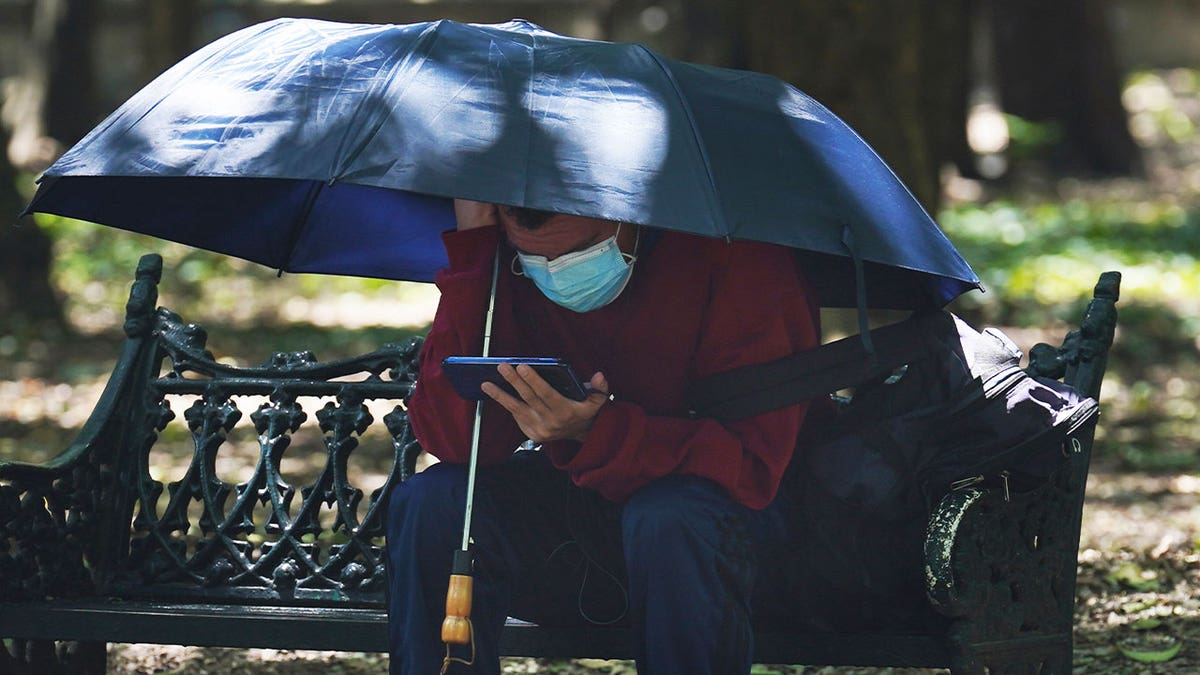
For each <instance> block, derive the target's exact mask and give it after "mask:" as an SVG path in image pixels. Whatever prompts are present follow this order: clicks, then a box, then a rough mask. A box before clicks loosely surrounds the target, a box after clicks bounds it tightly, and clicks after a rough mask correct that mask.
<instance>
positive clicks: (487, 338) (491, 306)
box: [462, 246, 500, 551]
mask: <svg viewBox="0 0 1200 675" xmlns="http://www.w3.org/2000/svg"><path fill="white" fill-rule="evenodd" d="M499 278H500V249H499V246H497V248H496V257H495V258H493V259H492V291H491V293H490V294H489V295H488V307H487V318H486V319H485V320H484V322H483V353H482V354H481V356H489V355H490V352H491V348H492V315H493V314H495V311H496V283H497V281H498V280H499ZM482 427H483V401H482V400H481V401H479V402H478V403H476V404H475V428H474V430H473V431H472V432H471V457H470V459H469V460H468V462H467V505H466V509H465V510H464V515H463V535H462V550H463V551H467V550H470V546H471V509H472V507H473V506H474V505H475V470H476V469H477V468H478V466H479V431H480V429H481V428H482Z"/></svg>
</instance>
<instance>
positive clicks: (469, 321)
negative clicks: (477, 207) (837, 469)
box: [408, 227, 524, 464]
mask: <svg viewBox="0 0 1200 675" xmlns="http://www.w3.org/2000/svg"><path fill="white" fill-rule="evenodd" d="M442 238H443V241H444V243H445V245H446V253H447V256H448V257H449V260H450V265H449V266H448V267H447V268H445V269H443V270H441V271H440V272H438V275H437V278H436V279H435V281H436V283H437V287H438V290H440V291H441V299H440V300H439V301H438V308H437V312H436V314H435V316H434V320H433V325H432V326H431V327H430V329H429V334H428V335H426V337H425V344H424V346H423V347H422V349H421V356H420V375H419V377H418V378H417V386H416V389H415V391H414V392H413V394H412V396H411V397H410V398H409V401H408V415H409V420H410V422H411V423H412V427H413V432H414V433H415V434H416V437H417V440H418V441H420V443H421V447H422V448H424V450H425V451H426V452H428V453H429V454H431V455H433V456H434V457H437V458H438V459H440V460H442V461H446V462H456V463H465V462H466V461H467V459H468V458H469V455H470V451H471V431H472V428H473V425H474V423H475V422H474V420H475V402H474V401H467V400H465V399H463V398H462V397H461V396H459V395H458V393H457V392H455V391H454V388H453V387H452V386H451V385H450V382H449V380H447V379H446V377H445V375H444V374H443V373H442V359H444V358H445V357H447V356H471V355H474V356H477V355H479V354H480V352H481V351H482V349H483V324H484V319H485V316H486V313H487V299H488V292H489V290H490V289H491V279H492V261H493V258H494V256H495V255H496V246H497V243H498V240H499V231H498V230H497V229H496V228H495V227H482V228H477V229H471V230H464V231H461V232H460V231H452V232H447V233H445V234H444V235H442ZM483 419H484V423H483V430H482V433H481V434H480V438H481V443H480V455H479V461H480V463H481V464H493V463H496V462H500V461H503V460H504V459H507V458H508V456H509V455H511V454H512V452H513V450H514V449H515V448H516V446H517V445H518V444H519V443H520V442H521V441H522V440H523V438H524V437H523V436H522V435H521V432H520V429H519V428H517V425H516V423H515V422H513V421H512V416H511V415H509V414H508V412H507V411H506V410H504V409H503V408H501V407H500V406H499V405H498V404H496V403H495V402H493V401H490V400H488V401H486V402H485V403H484V414H483Z"/></svg>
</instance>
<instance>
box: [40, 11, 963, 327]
mask: <svg viewBox="0 0 1200 675" xmlns="http://www.w3.org/2000/svg"><path fill="white" fill-rule="evenodd" d="M449 197H460V198H468V199H476V200H481V201H489V202H496V203H502V204H512V205H517V206H527V207H531V208H538V209H545V210H550V211H557V212H562V213H572V214H577V215H584V216H591V217H596V218H604V219H610V220H619V221H625V222H633V223H640V224H644V225H651V226H656V227H662V228H667V229H674V230H681V231H686V232H693V233H697V234H701V235H705V236H712V237H724V238H728V239H749V240H760V241H768V242H774V243H778V244H784V245H787V246H792V247H795V248H797V249H800V250H802V251H805V252H807V253H808V254H809V255H810V256H811V258H812V259H811V260H810V261H809V262H810V264H811V265H812V266H813V268H812V269H813V271H812V272H810V276H812V277H813V279H814V281H816V282H817V283H818V285H819V286H820V291H821V294H822V300H823V302H824V304H826V305H837V306H849V305H853V304H854V301H855V295H854V291H855V289H856V288H857V289H860V290H861V289H863V287H864V284H863V283H861V282H856V279H855V265H854V264H853V263H854V260H855V259H857V260H859V261H860V262H861V263H862V265H861V267H860V271H861V272H864V273H865V291H866V294H867V297H866V299H867V303H868V304H870V305H872V306H879V307H897V308H918V307H924V306H940V305H943V304H945V303H946V302H948V301H949V300H950V299H952V298H954V297H956V296H957V295H959V294H960V293H962V292H964V291H966V290H969V289H973V288H977V287H978V279H977V277H976V276H975V274H974V273H973V272H972V271H971V269H970V267H969V266H968V265H967V264H966V263H965V262H964V261H963V260H962V258H961V257H960V256H959V255H958V253H957V252H956V251H955V249H954V247H953V246H952V245H951V244H950V242H949V241H948V240H947V239H946V238H945V236H944V235H943V234H942V232H941V231H940V230H939V229H938V227H937V225H936V224H935V223H934V222H933V220H932V219H931V218H930V217H929V215H928V214H927V213H926V212H925V211H924V210H923V209H922V208H921V206H920V204H918V203H917V201H916V200H915V199H914V198H913V197H912V195H911V193H910V192H909V191H908V190H907V189H906V188H905V187H904V185H903V184H902V183H901V182H900V181H899V180H898V179H897V178H896V176H895V175H894V174H893V173H892V171H891V170H890V169H889V168H888V167H887V166H886V165H885V164H884V163H883V162H882V161H881V160H880V159H879V157H878V156H877V155H876V154H875V152H874V151H873V150H872V149H871V148H870V147H868V146H867V145H866V144H865V143H864V142H863V141H862V140H861V139H860V138H859V137H858V136H857V134H855V133H854V131H852V130H851V129H850V128H849V127H848V126H846V125H845V124H844V123H843V122H842V121H840V120H839V119H838V118H837V117H835V116H834V115H833V114H832V113H830V112H829V111H828V110H827V109H825V108H824V107H823V106H821V105H820V104H819V103H817V102H816V101H814V100H813V99H812V98H810V97H808V96H806V95H805V94H803V93H801V92H800V91H798V90H796V89H795V88H793V87H791V86H789V85H787V84H786V83H784V82H782V81H780V80H778V79H776V78H773V77H769V76H767V75H762V74H757V73H750V72H744V71H734V70H728V69H722V68H715V67H708V66H701V65H695V64H690V63H684V62H680V61H675V60H671V59H668V58H666V57H663V56H661V55H659V54H657V53H655V52H653V51H652V50H650V49H648V48H646V47H644V46H641V45H636V44H619V43H610V42H602V41H594V40H583V39H576V38H570V37H564V36H560V35H556V34H554V33H551V32H548V31H546V30H543V29H541V28H539V27H537V26H535V25H533V24H530V23H527V22H523V21H512V22H509V23H505V24H498V25H478V24H461V23H456V22H452V21H437V22H431V23H420V24H412V25H364V24H342V23H332V22H325V21H317V20H303V19H281V20H276V21H271V22H268V23H264V24H260V25H257V26H252V27H250V28H246V29H244V30H241V31H238V32H236V33H233V34H231V35H228V36H226V37H224V38H222V39H220V40H218V41H216V42H214V43H212V44H210V45H208V46H207V47H204V48H203V49H201V50H200V51H198V52H196V53H195V54H193V55H192V56H190V57H188V58H187V59H185V60H183V61H182V62H180V63H179V64H178V65H176V66H174V67H173V68H171V69H170V70H168V71H167V72H165V73H164V74H163V75H161V76H160V77H159V78H157V79H156V80H154V81H153V82H151V83H150V84H149V85H148V86H146V87H145V88H144V89H143V90H142V91H140V92H138V93H137V94H136V95H135V96H134V97H133V98H131V99H130V100H129V101H128V102H126V103H125V104H124V105H123V106H121V107H120V108H119V109H118V110H117V111H116V112H114V113H113V114H112V115H111V116H109V118H108V119H106V120H105V121H104V122H103V123H101V124H100V125H99V126H98V127H97V128H96V129H94V130H93V131H92V132H91V133H90V134H88V136H87V137H85V138H84V139H83V140H82V141H80V142H79V143H78V144H77V145H76V146H75V147H73V148H72V149H71V150H70V151H68V152H67V153H66V154H65V155H63V157H62V158H61V159H60V160H59V161H58V162H56V163H55V164H54V165H53V166H52V167H51V168H50V169H49V170H47V171H46V174H45V175H44V176H43V177H42V179H41V185H40V186H39V190H38V193H37V195H36V196H35V197H34V200H33V201H32V203H31V204H30V205H29V207H28V208H27V211H28V212H46V213H55V214H59V215H64V216H69V217H73V218H80V219H83V220H89V221H93V222H98V223H102V224H105V225H111V226H114V227H119V228H124V229H128V230H133V231H137V232H143V233H147V234H152V235H155V236H158V237H162V238H165V239H170V240H175V241H180V242H183V243H187V244H191V245H194V246H198V247H201V248H206V249H212V250H216V251H220V252H224V253H228V254H231V255H235V256H239V257H242V258H246V259H249V260H253V261H256V262H259V263H263V264H265V265H270V266H272V267H275V268H278V269H280V270H286V271H295V272H323V273H331V274H349V275H359V276H371V277H382V278H392V279H404V280H417V281H428V280H431V279H432V278H433V275H434V273H435V272H436V271H437V270H438V269H439V268H441V267H442V266H444V265H445V264H446V260H445V257H444V256H445V254H444V252H443V249H442V246H441V242H440V233H441V232H442V231H444V230H447V229H452V228H453V227H454V219H453V211H452V208H451V203H450V201H449V199H447V198H449ZM860 279H861V278H860Z"/></svg>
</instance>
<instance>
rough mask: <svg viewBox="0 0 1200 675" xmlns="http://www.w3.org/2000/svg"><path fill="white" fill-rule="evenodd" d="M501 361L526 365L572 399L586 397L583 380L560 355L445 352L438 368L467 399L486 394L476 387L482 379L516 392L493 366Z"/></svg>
mask: <svg viewBox="0 0 1200 675" xmlns="http://www.w3.org/2000/svg"><path fill="white" fill-rule="evenodd" d="M501 363H507V364H509V365H511V366H513V367H514V368H515V367H516V366H518V365H527V366H529V367H530V368H533V369H534V371H535V372H537V374H538V375H540V376H541V377H542V379H543V380H545V381H546V382H547V384H549V385H550V386H551V387H554V389H555V390H556V391H558V393H560V394H562V395H563V396H565V397H567V398H569V399H571V400H574V401H583V400H585V399H587V394H588V393H587V388H586V387H585V386H584V384H583V381H582V380H580V379H579V376H578V375H576V374H575V371H574V369H572V368H571V365H570V364H569V363H567V362H566V361H564V360H562V359H548V358H536V357H534V358H531V357H523V356H489V357H482V356H448V357H446V358H445V359H443V360H442V372H444V373H445V374H446V377H447V378H448V379H449V380H450V384H451V385H453V387H454V390H455V391H457V392H458V395H459V396H462V397H463V398H465V399H467V400H469V401H478V400H481V399H484V398H487V394H484V393H483V391H482V390H481V389H480V386H481V385H482V384H483V383H484V382H492V383H494V384H495V385H496V386H498V387H500V388H501V389H503V390H504V391H507V392H508V393H509V394H512V395H513V396H517V392H516V391H514V390H513V388H512V386H511V385H509V383H508V382H507V381H505V379H504V378H503V377H501V376H500V373H499V372H498V371H497V370H496V366H498V365H500V364H501ZM518 398H520V397H519V396H518Z"/></svg>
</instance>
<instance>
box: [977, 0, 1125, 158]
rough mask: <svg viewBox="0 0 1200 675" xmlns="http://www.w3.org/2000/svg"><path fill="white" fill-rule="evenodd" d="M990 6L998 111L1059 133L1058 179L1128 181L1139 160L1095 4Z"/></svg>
mask: <svg viewBox="0 0 1200 675" xmlns="http://www.w3.org/2000/svg"><path fill="white" fill-rule="evenodd" d="M986 1H987V2H990V3H992V11H991V17H992V25H993V31H994V36H995V46H996V75H997V81H998V85H999V93H1000V104H1001V107H1002V108H1003V109H1004V110H1005V111H1006V112H1009V113H1012V114H1014V115H1017V116H1018V117H1022V118H1025V119H1028V120H1031V121H1035V122H1050V123H1054V124H1056V125H1057V126H1058V127H1059V129H1060V132H1061V141H1060V142H1059V144H1058V146H1057V148H1056V149H1055V152H1054V154H1053V156H1052V158H1051V159H1052V160H1053V164H1054V168H1055V169H1057V170H1059V171H1083V172H1086V173H1097V174H1108V175H1127V174H1132V173H1136V172H1138V171H1139V170H1140V159H1141V154H1140V151H1139V149H1138V147H1137V144H1136V143H1135V142H1134V141H1133V137H1132V136H1131V135H1130V133H1129V123H1128V118H1127V115H1126V113H1125V109H1124V107H1123V106H1122V104H1121V75H1120V72H1119V69H1118V68H1117V63H1116V58H1115V56H1114V54H1113V49H1112V40H1111V37H1110V35H1109V30H1108V26H1107V25H1106V23H1105V16H1104V3H1102V2H1100V1H1099V0H1057V1H1056V2H1044V1H1041V0H1004V1H1003V2H998V1H997V0H986Z"/></svg>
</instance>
